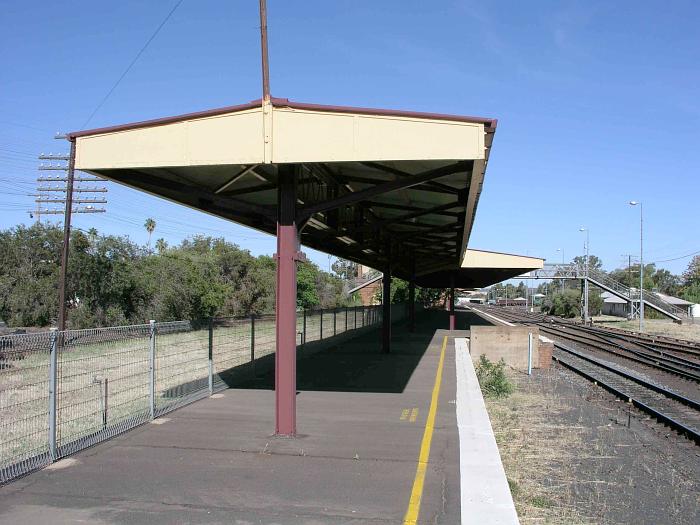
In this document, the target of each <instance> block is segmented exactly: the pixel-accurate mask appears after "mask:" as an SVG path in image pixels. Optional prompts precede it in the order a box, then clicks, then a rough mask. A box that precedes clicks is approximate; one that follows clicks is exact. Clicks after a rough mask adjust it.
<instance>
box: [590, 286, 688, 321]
mask: <svg viewBox="0 0 700 525" xmlns="http://www.w3.org/2000/svg"><path fill="white" fill-rule="evenodd" d="M655 293H656V295H657V296H659V298H661V299H663V300H664V301H666V302H667V303H669V304H672V305H673V306H677V307H678V308H682V309H683V310H686V311H687V312H688V315H689V316H692V311H691V309H692V307H693V303H692V302H690V301H686V300H685V299H681V298H680V297H674V296H672V295H666V294H663V293H660V292H655ZM600 297H601V299H603V309H602V314H603V315H613V316H615V317H629V316H630V315H631V314H630V307H629V302H627V301H626V300H625V299H623V298H621V297H618V296H617V295H615V294H612V293H610V292H603V293H601V294H600Z"/></svg>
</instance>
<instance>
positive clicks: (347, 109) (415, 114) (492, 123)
mask: <svg viewBox="0 0 700 525" xmlns="http://www.w3.org/2000/svg"><path fill="white" fill-rule="evenodd" d="M270 101H271V102H272V105H273V106H275V107H287V108H292V109H300V110H310V111H327V112H332V113H360V114H364V115H387V116H394V117H409V118H425V119H433V120H451V121H455V122H474V123H478V124H485V125H486V128H487V130H486V131H487V132H493V131H495V128H496V125H497V123H498V120H496V119H491V118H483V117H468V116H463V115H446V114H443V113H424V112H419V111H403V110H396V109H376V108H358V107H352V106H329V105H324V104H309V103H305V102H293V101H290V100H289V99H287V98H277V97H272V98H271V99H270ZM261 104H262V101H261V100H260V99H258V100H253V101H251V102H248V103H246V104H239V105H237V106H226V107H223V108H216V109H209V110H206V111H196V112H194V113H185V114H184V115H176V116H172V117H164V118H157V119H152V120H144V121H140V122H132V123H129V124H120V125H117V126H107V127H104V128H95V129H87V130H83V131H73V132H71V133H68V135H67V136H68V138H69V139H75V138H76V137H86V136H90V135H101V134H103V133H112V132H115V131H124V130H128V129H139V128H148V127H152V126H162V125H164V124H172V123H174V122H181V121H183V120H188V119H193V118H206V117H214V116H216V115H223V114H225V113H233V112H236V111H245V110H247V109H254V108H257V107H259V106H260V105H261Z"/></svg>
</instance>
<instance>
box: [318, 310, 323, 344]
mask: <svg viewBox="0 0 700 525" xmlns="http://www.w3.org/2000/svg"><path fill="white" fill-rule="evenodd" d="M319 315H320V316H321V321H320V322H319V327H320V328H319V330H318V332H319V334H320V338H319V341H323V309H321V311H320V313H319Z"/></svg>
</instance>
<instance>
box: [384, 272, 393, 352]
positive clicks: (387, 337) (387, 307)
mask: <svg viewBox="0 0 700 525" xmlns="http://www.w3.org/2000/svg"><path fill="white" fill-rule="evenodd" d="M390 351H391V264H387V266H386V269H385V270H384V276H383V277H382V352H384V353H385V354H388V353H389V352H390Z"/></svg>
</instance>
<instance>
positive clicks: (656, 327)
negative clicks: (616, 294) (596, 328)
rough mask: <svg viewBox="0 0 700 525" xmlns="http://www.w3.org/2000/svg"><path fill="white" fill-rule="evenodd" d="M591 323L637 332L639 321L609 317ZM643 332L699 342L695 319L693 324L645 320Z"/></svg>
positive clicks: (698, 328)
mask: <svg viewBox="0 0 700 525" xmlns="http://www.w3.org/2000/svg"><path fill="white" fill-rule="evenodd" d="M593 321H594V322H595V323H596V324H599V325H600V326H611V327H614V328H624V329H625V330H633V331H635V332H636V331H638V330H639V320H632V321H627V320H620V318H619V317H618V318H612V317H609V316H606V317H601V318H594V319H593ZM644 332H646V333H647V334H654V335H665V336H668V337H676V338H678V339H687V340H688V341H698V342H700V319H696V321H695V322H693V323H687V322H684V323H683V324H676V323H674V322H673V321H671V320H670V319H645V320H644Z"/></svg>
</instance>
